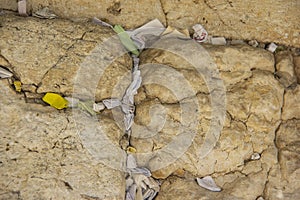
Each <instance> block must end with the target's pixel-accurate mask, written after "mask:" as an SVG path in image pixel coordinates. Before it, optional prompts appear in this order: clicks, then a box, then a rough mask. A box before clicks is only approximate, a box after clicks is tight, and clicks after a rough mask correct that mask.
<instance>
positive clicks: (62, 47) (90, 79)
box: [0, 16, 131, 101]
mask: <svg viewBox="0 0 300 200" xmlns="http://www.w3.org/2000/svg"><path fill="white" fill-rule="evenodd" d="M1 21H2V26H3V27H2V28H1V35H2V40H1V41H0V46H1V55H2V56H3V57H4V58H5V59H7V60H8V62H9V64H10V65H11V66H7V67H10V68H12V70H13V71H14V72H15V74H16V76H17V77H19V78H20V80H21V82H22V83H23V84H24V85H32V84H33V85H36V86H38V88H37V92H38V93H46V92H56V93H61V94H64V95H67V96H70V95H72V94H73V92H75V93H79V94H78V95H79V97H81V98H83V99H84V98H89V97H90V96H92V97H94V96H95V98H96V100H97V101H99V100H101V99H105V98H109V97H111V96H112V93H113V89H114V88H115V85H116V84H117V83H118V82H120V81H121V79H122V77H123V76H124V74H126V73H128V72H129V69H130V68H131V60H130V58H129V56H128V55H127V54H124V55H119V56H118V52H119V51H120V52H122V49H123V47H122V46H121V44H120V42H119V41H118V39H114V41H115V42H112V44H113V45H111V46H109V45H102V44H103V41H104V40H105V39H108V38H111V36H112V35H113V32H112V31H111V30H109V29H108V28H103V27H101V26H97V25H95V24H92V23H89V24H86V23H85V24H84V23H74V22H70V21H66V20H38V19H36V18H30V17H29V18H21V17H13V16H1ZM41 35H43V37H41ZM35 44H38V45H35ZM114 52H116V53H114ZM114 56H117V59H116V61H113V60H112V58H114ZM110 62H112V63H111V64H109V63H110ZM99 63H100V64H99ZM106 64H107V66H106ZM101 67H102V68H101ZM100 69H104V73H103V74H101V72H100ZM74 85H75V86H76V87H75V86H74ZM125 85H126V86H127V84H125ZM122 86H123V87H125V86H124V84H123V85H122ZM74 90H75V91H74ZM86 96H88V97H86Z"/></svg>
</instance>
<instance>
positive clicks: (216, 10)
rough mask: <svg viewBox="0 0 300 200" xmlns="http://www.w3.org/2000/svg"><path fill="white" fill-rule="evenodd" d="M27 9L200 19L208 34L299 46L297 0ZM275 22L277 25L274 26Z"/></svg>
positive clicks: (52, 4)
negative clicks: (286, 0) (287, 0)
mask: <svg viewBox="0 0 300 200" xmlns="http://www.w3.org/2000/svg"><path fill="white" fill-rule="evenodd" d="M27 2H28V6H27V7H28V8H27V10H28V11H29V12H36V11H37V10H38V9H41V8H43V7H46V6H47V7H49V8H50V9H51V10H52V11H54V13H55V14H57V15H58V16H60V17H63V18H73V19H81V20H82V19H85V18H92V17H95V16H96V17H99V18H101V19H104V20H106V21H108V22H110V23H112V24H122V25H123V26H125V27H127V28H135V27H138V26H141V25H142V24H144V23H146V22H148V21H150V20H152V19H155V18H158V19H159V20H160V21H162V22H163V23H164V24H168V25H171V26H175V27H177V28H181V29H184V28H189V29H191V27H192V26H193V25H194V24H196V23H200V24H202V25H204V27H205V28H206V29H207V31H208V32H209V34H210V35H215V36H224V37H226V38H231V39H243V40H252V39H256V40H258V41H261V42H276V43H280V44H284V45H288V46H295V47H300V40H299V38H300V37H299V29H300V27H299V23H298V22H299V20H300V18H299V15H298V10H299V2H298V1H297V0H292V1H289V2H288V3H287V2H285V1H284V0H280V1H277V2H276V3H274V2H273V1H271V0H267V1H264V2H261V1H259V0H255V1H252V2H251V3H249V2H245V1H242V0H238V1H234V2H231V1H225V0H223V1H216V0H206V1H199V0H194V1H176V0H171V1H170V0H162V1H159V0H150V1H149V0H148V1H139V2H133V1H130V0H114V1H110V2H108V1H100V2H99V1H97V2H95V1H92V0H80V1H79V0H76V1H72V2H64V1H61V0H51V1H42V0H27ZM0 8H4V9H10V10H17V2H16V1H8V0H2V1H1V2H0ZM274 27H276V29H274Z"/></svg>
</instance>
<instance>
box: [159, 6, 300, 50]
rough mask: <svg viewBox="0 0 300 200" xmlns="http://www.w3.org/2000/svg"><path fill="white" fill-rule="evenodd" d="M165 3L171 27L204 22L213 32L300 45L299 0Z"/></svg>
mask: <svg viewBox="0 0 300 200" xmlns="http://www.w3.org/2000/svg"><path fill="white" fill-rule="evenodd" d="M162 5H163V8H164V12H165V13H166V18H167V22H168V24H169V25H171V26H175V27H178V28H190V27H191V25H192V24H195V23H200V24H203V25H204V27H205V28H206V29H207V30H208V32H209V33H210V34H212V35H217V36H224V37H227V38H233V39H247V40H251V39H257V40H258V41H263V42H276V43H282V44H286V45H291V46H298V47H299V46H300V40H299V38H300V37H299V29H300V26H299V23H298V22H299V19H300V16H299V14H297V13H298V10H299V7H300V3H299V1H297V0H293V1H289V2H288V3H287V2H286V1H284V0H281V1H276V2H274V1H272V0H267V1H264V2H261V1H259V0H255V1H251V2H245V1H242V0H238V1H225V0H223V1H216V0H204V1H199V0H194V1H176V0H171V1H170V0H162ZM283 13H285V14H283ZM291 24H293V25H291ZM274 27H276V29H274ZM290 27H293V28H292V29H291V28H290Z"/></svg>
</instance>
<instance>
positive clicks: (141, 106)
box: [0, 15, 300, 200]
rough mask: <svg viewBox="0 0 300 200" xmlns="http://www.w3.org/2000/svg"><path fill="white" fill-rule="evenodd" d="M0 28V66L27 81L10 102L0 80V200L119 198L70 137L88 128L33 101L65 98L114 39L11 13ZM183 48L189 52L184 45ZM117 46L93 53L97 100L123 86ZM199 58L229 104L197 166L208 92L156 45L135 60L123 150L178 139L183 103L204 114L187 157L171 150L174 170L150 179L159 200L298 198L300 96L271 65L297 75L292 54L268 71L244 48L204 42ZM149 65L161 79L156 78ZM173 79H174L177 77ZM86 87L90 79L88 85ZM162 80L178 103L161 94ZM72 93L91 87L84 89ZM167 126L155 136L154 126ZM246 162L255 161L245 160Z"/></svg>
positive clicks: (121, 182)
mask: <svg viewBox="0 0 300 200" xmlns="http://www.w3.org/2000/svg"><path fill="white" fill-rule="evenodd" d="M0 19H1V21H0V23H1V28H0V33H1V35H2V38H1V40H0V47H1V55H0V65H1V66H4V67H6V68H7V69H10V70H11V71H12V72H13V73H14V79H19V80H20V81H21V82H22V83H23V86H22V88H23V89H22V93H21V94H17V93H16V92H15V91H14V90H13V87H12V85H11V81H9V80H1V81H0V89H1V92H0V104H1V106H0V111H1V117H0V122H1V128H0V137H1V140H0V152H1V153H0V176H1V179H0V199H51V198H52V199H123V197H124V191H125V178H124V173H123V172H120V171H117V170H114V169H111V168H110V167H108V166H106V165H103V164H102V163H101V162H99V160H97V159H96V158H95V157H93V156H92V155H90V154H89V152H88V149H87V148H86V146H84V145H83V143H82V140H81V138H80V137H79V135H80V134H78V133H80V132H81V130H82V129H83V128H84V126H85V124H84V123H80V122H79V123H78V121H76V124H75V121H74V118H73V115H74V112H77V111H76V110H75V111H74V110H71V109H66V110H64V111H57V110H55V109H54V108H51V107H49V106H46V105H40V104H37V103H32V102H40V98H41V96H42V95H43V94H44V93H45V92H57V93H60V94H62V95H64V96H71V95H72V91H73V88H74V84H76V83H78V81H77V79H76V77H77V73H78V71H79V72H80V70H81V69H82V66H81V63H85V58H86V57H88V56H89V55H90V54H91V52H92V50H94V49H95V47H96V46H98V45H99V44H101V43H102V42H103V41H104V40H105V39H107V38H110V37H111V36H112V34H113V33H112V31H111V30H109V29H107V28H103V27H100V26H95V25H93V24H91V23H81V22H71V21H67V20H61V19H56V20H39V19H35V18H20V17H15V16H9V15H7V16H1V18H0ZM171 41H172V40H171ZM165 42H166V45H167V46H170V47H176V48H174V49H175V50H179V51H180V50H182V49H183V50H184V49H189V50H193V49H192V48H194V46H188V44H189V43H188V42H187V41H186V42H187V43H186V46H184V45H181V46H180V47H178V46H176V44H177V43H175V42H174V41H173V42H169V43H168V40H165ZM180 42H181V44H185V43H184V40H179V41H178V43H180ZM116 45H117V46H112V47H111V49H106V50H107V52H110V53H109V54H104V55H101V54H99V52H98V51H96V52H98V54H97V55H98V56H100V61H103V62H104V61H105V60H110V61H112V63H111V64H110V65H109V66H108V67H107V69H106V71H105V72H104V74H103V76H102V77H101V78H100V81H99V83H97V85H96V86H94V89H95V88H96V89H95V95H96V97H95V100H97V101H100V100H102V99H105V98H110V97H112V94H113V92H112V90H114V89H115V88H114V86H115V85H116V84H119V85H123V86H124V85H125V86H126V85H128V82H126V83H125V84H120V82H121V80H122V78H123V76H124V74H126V73H127V72H128V71H129V70H130V68H131V60H130V57H129V56H128V55H127V54H124V55H120V56H119V57H118V58H117V59H116V60H113V59H112V58H111V56H113V55H115V54H114V53H111V52H114V48H117V49H120V48H123V47H122V46H121V45H120V44H116ZM118 45H119V46H118ZM203 49H204V50H205V52H206V54H205V55H209V57H210V58H211V60H210V61H211V63H214V66H216V68H217V69H218V70H219V77H218V79H220V80H222V81H223V84H224V90H225V100H226V109H225V119H224V127H223V129H222V131H221V135H220V138H219V139H218V140H217V143H216V145H215V147H214V148H213V149H212V151H211V152H210V153H209V154H208V155H206V156H205V157H204V158H199V150H200V147H201V145H202V143H203V138H204V137H205V135H206V133H207V131H208V129H209V126H210V122H211V120H212V116H211V114H212V112H213V108H212V104H211V102H212V99H211V98H212V94H213V93H214V91H211V90H210V89H209V88H208V87H207V80H206V79H205V77H203V76H202V75H201V73H199V71H197V70H195V68H194V66H193V65H191V62H189V60H186V59H185V58H183V57H180V56H178V55H176V54H174V53H172V52H170V51H167V50H163V49H155V48H153V49H147V50H145V51H144V52H143V53H142V54H141V55H140V59H141V63H140V67H141V72H142V75H143V86H142V87H141V88H140V89H139V91H138V94H137V96H136V97H135V101H136V106H137V108H136V118H135V125H134V126H133V133H132V134H133V137H132V138H131V141H130V142H131V145H132V146H133V147H135V148H136V150H137V153H143V152H147V153H149V152H150V153H152V152H155V151H157V150H160V149H162V148H163V147H164V146H165V145H166V144H168V143H169V142H170V141H172V139H173V138H175V137H176V136H178V135H179V134H180V130H181V129H180V125H181V124H183V122H184V120H185V119H184V118H182V117H181V114H182V112H181V108H182V106H185V105H187V106H186V107H187V108H188V111H189V112H192V111H195V110H192V108H190V107H189V106H188V105H189V103H190V102H191V101H195V102H198V106H199V108H197V109H199V111H200V114H199V115H197V116H196V121H197V122H198V121H199V122H200V123H198V124H197V126H196V135H195V138H194V139H193V142H192V144H191V145H190V147H189V148H188V149H187V151H186V152H180V151H179V153H183V155H182V156H179V157H178V158H176V159H175V161H174V162H173V163H171V164H170V165H166V166H164V167H162V168H159V169H157V170H154V171H152V173H153V176H154V177H155V178H158V179H161V183H162V185H161V191H160V192H159V194H158V196H157V199H182V198H183V197H184V198H186V199H256V198H258V197H264V198H265V199H272V200H273V199H274V200H275V199H276V200H277V199H291V200H292V199H299V195H300V193H299V191H300V190H299V188H300V183H299V180H298V177H299V128H300V127H299V124H300V116H299V112H298V110H299V98H300V96H299V95H300V92H299V91H300V87H299V85H298V84H295V83H294V82H295V81H293V84H288V85H286V84H285V83H286V82H282V81H281V77H279V76H277V75H276V73H275V72H276V70H277V69H276V66H277V68H278V69H279V66H280V69H282V71H284V72H288V73H287V74H288V75H289V76H288V77H290V76H291V77H294V76H295V74H293V73H292V72H291V70H290V67H291V65H293V63H294V62H290V61H291V60H289V59H291V57H290V56H289V55H288V53H286V52H285V53H281V54H282V55H281V54H278V55H277V56H276V57H277V58H279V57H283V58H282V59H277V60H278V61H282V62H278V63H275V62H276V59H275V56H274V55H273V54H272V53H270V52H268V51H266V50H264V49H260V48H253V47H250V46H247V45H235V46H211V45H203ZM101 52H102V53H103V52H106V51H101ZM199 55H203V54H200V52H199ZM199 60H200V61H201V57H199ZM96 61H97V60H96ZM293 61H295V60H293ZM87 63H88V62H87ZM100 63H101V62H99V65H100ZM104 63H105V62H104ZM149 64H151V65H149ZM97 66H98V65H97ZM148 66H150V67H148ZM157 66H160V68H159V70H158V71H155V70H153V69H158V68H155V67H157ZM93 69H94V68H93ZM163 70H165V71H163ZM157 72H159V73H157ZM169 72H172V73H171V74H170V73H169ZM86 74H89V73H86ZM173 75H174V76H173ZM175 75H176V76H177V75H178V77H179V78H181V79H174V77H176V76H175ZM95 76H97V74H95ZM214 76H215V75H214ZM153 77H154V78H153ZM83 78H85V79H86V81H88V78H89V77H88V76H87V77H83ZM214 78H216V77H214ZM163 80H167V81H168V82H170V83H171V85H172V86H173V88H175V91H177V92H178V91H179V93H180V95H182V96H178V95H177V96H176V93H174V92H172V91H171V90H169V89H168V88H166V87H165V85H164V84H167V82H163ZM173 80H175V81H173ZM176 80H177V81H178V80H180V81H179V82H176ZM184 80H185V81H187V83H188V87H186V88H184V87H183V86H182V85H181V84H180V82H181V81H182V82H183V81H184ZM293 80H295V79H293ZM151 82H152V83H151ZM287 83H290V82H287ZM80 86H82V87H84V86H85V88H84V91H85V90H87V91H88V90H89V87H88V86H87V85H85V84H83V85H80ZM91 87H93V86H91ZM121 88H122V86H121ZM125 88H126V87H125ZM123 89H124V88H123ZM188 89H191V90H192V91H194V93H193V95H189V93H185V91H187V90H188ZM30 99H33V100H34V101H30ZM26 102H28V103H26ZM29 102H31V103H29ZM157 108H158V109H157ZM161 110H163V112H164V113H163V114H161ZM72 111H74V112H72ZM78 112H79V111H78ZM99 116H101V117H102V118H101V119H102V121H104V122H105V123H104V126H106V133H107V134H108V137H109V138H110V139H111V140H112V141H113V142H114V143H115V144H118V141H120V140H121V138H122V130H120V128H119V127H118V126H117V125H116V123H115V122H114V120H113V118H112V115H111V113H110V112H108V111H106V110H105V111H104V112H102V113H101V114H99ZM191 116H192V115H191ZM164 118H165V119H166V121H165V122H164V124H163V125H164V126H163V127H160V126H155V125H157V124H158V125H159V124H160V120H161V119H164ZM149 123H150V125H151V124H152V125H153V127H150V130H151V128H155V129H157V130H158V131H157V133H156V134H155V135H154V136H153V137H148V138H138V136H139V135H138V133H137V132H136V130H138V128H139V127H141V126H147V125H149ZM138 125H139V126H138ZM135 128H137V129H135ZM135 136H136V137H135ZM108 151H109V150H108ZM254 153H258V154H259V155H260V158H259V159H251V156H252V155H253V154H254ZM138 162H140V163H143V162H145V160H138ZM157 163H158V162H157V161H155V159H153V160H150V161H149V162H148V161H147V163H143V165H144V166H146V167H149V168H150V169H151V168H153V169H156V165H157ZM207 175H211V176H212V177H213V178H214V179H215V181H216V183H217V185H219V186H220V187H221V188H222V191H221V192H219V193H212V192H210V191H208V190H205V189H203V188H201V187H199V186H198V185H197V183H196V182H195V177H203V176H207Z"/></svg>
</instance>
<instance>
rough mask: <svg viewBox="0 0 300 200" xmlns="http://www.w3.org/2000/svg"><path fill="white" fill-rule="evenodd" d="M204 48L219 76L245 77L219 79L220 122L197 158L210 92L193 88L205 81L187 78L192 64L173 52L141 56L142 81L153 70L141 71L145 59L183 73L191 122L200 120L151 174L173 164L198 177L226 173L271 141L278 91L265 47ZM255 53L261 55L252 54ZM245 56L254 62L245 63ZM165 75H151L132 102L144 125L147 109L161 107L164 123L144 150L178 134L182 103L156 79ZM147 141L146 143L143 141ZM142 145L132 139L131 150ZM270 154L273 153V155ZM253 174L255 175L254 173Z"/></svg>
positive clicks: (277, 113)
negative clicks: (176, 154)
mask: <svg viewBox="0 0 300 200" xmlns="http://www.w3.org/2000/svg"><path fill="white" fill-rule="evenodd" d="M205 47H206V46H205ZM185 48H189V47H188V46H187V47H185ZM206 48H207V51H208V52H209V53H210V55H211V57H212V60H214V61H215V62H216V66H217V68H218V69H219V70H220V73H221V76H222V74H223V73H224V72H226V73H228V74H233V75H232V76H235V75H234V74H235V73H240V74H247V73H248V74H249V75H247V76H243V75H242V76H240V77H239V78H237V79H236V80H234V81H232V80H231V77H230V76H223V77H222V78H223V79H224V82H225V84H226V83H227V84H226V88H225V89H226V90H227V93H226V100H227V104H226V110H227V115H226V120H225V123H226V124H225V126H224V127H223V130H222V132H221V136H220V139H219V140H218V142H217V144H216V146H215V148H214V149H213V150H212V151H211V152H210V154H209V155H208V156H207V157H205V158H202V159H200V158H199V151H200V147H201V146H202V144H203V139H204V136H205V134H206V133H207V130H208V128H209V126H210V121H211V116H210V115H211V111H212V108H211V99H210V98H211V96H210V94H206V93H205V92H208V91H207V90H206V91H203V90H201V88H204V87H203V86H202V87H201V88H200V87H199V83H200V85H201V84H204V85H205V82H204V81H201V76H198V78H193V77H195V75H193V74H194V73H196V71H195V70H193V69H192V68H193V67H192V66H191V65H190V64H188V63H187V62H186V61H185V60H184V59H180V57H179V56H175V55H173V54H172V53H170V52H167V51H163V50H157V49H150V50H146V51H145V52H143V53H142V54H141V71H142V74H144V77H143V80H146V81H145V82H147V80H148V77H147V76H152V75H153V74H154V73H155V72H156V71H155V70H156V69H155V68H154V66H155V65H153V66H152V68H151V69H153V70H152V71H151V70H148V69H147V68H146V70H148V71H147V72H143V70H144V68H143V65H144V64H146V63H147V64H148V65H149V63H160V64H164V65H168V67H171V68H173V69H176V70H177V72H179V73H181V74H183V76H184V77H185V78H186V80H187V81H188V82H189V83H190V85H191V86H192V87H193V89H195V90H196V91H197V93H198V94H197V95H196V96H197V98H196V99H197V102H198V104H199V105H198V106H199V111H200V114H199V116H198V117H197V121H199V122H200V123H199V125H198V126H197V128H196V130H197V134H196V136H195V138H194V140H193V143H192V145H191V146H190V148H189V149H188V151H187V152H185V154H184V155H183V156H182V157H180V159H179V160H177V161H176V162H174V163H173V164H172V165H170V166H166V167H165V168H163V169H160V170H158V171H155V172H154V176H155V177H157V178H158V177H160V178H165V177H167V176H169V175H170V174H171V173H172V172H174V171H176V170H177V169H178V168H184V169H185V170H187V171H190V172H191V173H193V174H196V175H198V176H204V175H207V174H212V173H214V172H218V173H221V172H224V173H228V172H230V171H234V170H242V168H243V167H242V166H243V164H244V162H245V161H246V160H249V159H250V157H251V155H252V153H253V152H258V153H262V152H264V151H266V149H269V148H270V147H272V146H273V145H274V144H273V142H274V137H275V131H276V128H277V127H278V125H279V123H280V119H281V108H282V105H283V98H282V97H283V92H284V89H283V87H282V86H281V85H280V83H279V82H278V81H277V80H276V79H275V78H274V76H273V72H274V67H273V65H274V58H273V56H272V55H271V54H270V53H269V52H266V51H265V50H258V49H255V48H252V47H248V46H239V47H236V46H235V47H212V46H207V47H206ZM257 55H260V56H261V57H257ZM245 57H246V58H247V59H245V60H244V59H243V58H245ZM248 59H249V60H252V61H253V62H254V63H255V64H253V63H250V61H249V60H248ZM161 68H162V66H161ZM150 71H151V73H150ZM172 73H173V72H172ZM173 74H175V72H174V73H173ZM176 76H177V75H176ZM165 77H168V75H167V74H166V72H165V73H161V75H160V76H157V77H156V78H157V79H153V80H157V82H154V81H153V82H154V84H147V85H144V90H141V92H142V93H143V95H144V93H145V94H146V99H145V100H141V101H140V102H139V103H138V104H137V109H136V118H135V121H136V123H138V124H139V125H144V126H146V125H148V124H151V120H153V119H155V118H153V119H152V118H151V116H152V117H153V115H154V114H153V113H152V115H151V106H153V105H155V104H156V105H159V104H161V105H162V106H163V107H164V108H165V109H166V110H165V112H166V118H165V119H166V122H164V124H163V125H164V126H163V127H162V128H161V129H160V130H159V131H156V132H155V133H156V134H155V136H153V137H151V138H152V142H151V143H150V142H149V148H148V147H147V149H150V148H151V146H153V147H152V151H153V152H155V151H156V150H160V149H162V148H164V146H165V145H167V144H168V143H169V142H171V141H172V140H173V139H174V138H175V137H176V136H177V135H179V134H180V129H179V127H180V125H181V122H182V120H184V119H182V113H181V111H180V104H179V103H178V102H180V103H183V101H181V100H180V98H179V99H178V98H177V97H176V96H175V95H174V93H172V92H170V90H169V91H168V89H166V86H165V85H164V84H167V83H165V82H162V81H161V79H164V78H165ZM173 77H174V76H173ZM173 77H169V78H166V80H167V81H169V82H171V83H174V85H175V84H178V88H182V89H181V90H185V89H186V88H184V87H182V86H181V83H177V82H175V81H172V78H173ZM155 83H157V84H155ZM197 87H198V88H197ZM178 88H177V89H178ZM144 91H145V92H144ZM172 95H173V96H172ZM185 97H186V98H187V99H193V96H189V95H186V96H185ZM139 99H141V98H139ZM149 99H152V100H149ZM155 116H156V117H157V118H158V116H160V115H159V114H156V115H155ZM161 121H162V120H161ZM148 129H149V128H148ZM134 131H135V129H134V128H133V135H135V134H136V133H135V132H134ZM138 132H141V131H138ZM147 140H148V141H149V139H147ZM143 146H145V144H144V143H142V142H140V143H139V140H136V141H135V147H136V148H137V149H143ZM271 155H272V156H273V155H274V154H271ZM275 158H276V156H273V157H272V158H270V159H275ZM142 163H143V162H142ZM146 164H148V165H149V166H150V168H151V166H152V167H153V165H154V164H153V162H152V161H149V163H146ZM268 166H269V165H268ZM244 170H245V173H246V172H247V173H248V171H249V169H244ZM250 171H251V170H250ZM256 172H257V173H258V171H256ZM249 173H250V172H249ZM251 173H253V171H251Z"/></svg>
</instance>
